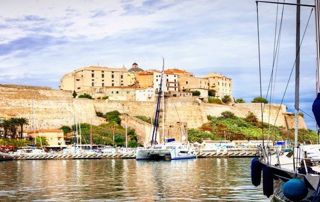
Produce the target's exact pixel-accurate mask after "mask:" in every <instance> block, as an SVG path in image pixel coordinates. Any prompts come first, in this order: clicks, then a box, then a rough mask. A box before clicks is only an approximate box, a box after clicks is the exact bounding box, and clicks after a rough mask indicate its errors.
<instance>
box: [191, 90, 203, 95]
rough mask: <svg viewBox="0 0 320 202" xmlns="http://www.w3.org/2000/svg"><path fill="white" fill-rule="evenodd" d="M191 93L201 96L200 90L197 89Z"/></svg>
mask: <svg viewBox="0 0 320 202" xmlns="http://www.w3.org/2000/svg"><path fill="white" fill-rule="evenodd" d="M191 93H192V96H200V94H201V93H200V91H198V90H195V91H191Z"/></svg>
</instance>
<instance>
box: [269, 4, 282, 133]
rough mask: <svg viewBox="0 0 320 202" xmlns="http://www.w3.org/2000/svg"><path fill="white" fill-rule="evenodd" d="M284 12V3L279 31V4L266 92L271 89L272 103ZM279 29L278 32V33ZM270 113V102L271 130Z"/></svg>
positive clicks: (270, 99)
mask: <svg viewBox="0 0 320 202" xmlns="http://www.w3.org/2000/svg"><path fill="white" fill-rule="evenodd" d="M278 2H279V0H278ZM283 14H284V5H282V11H281V18H280V25H279V31H278V30H277V24H278V4H277V15H276V16H277V17H276V26H275V30H274V44H273V45H274V47H273V59H272V71H271V73H270V80H269V85H268V90H267V94H266V98H267V97H268V94H269V91H270V98H269V101H270V103H272V94H273V91H272V90H273V89H274V86H275V84H274V82H275V80H274V69H275V64H276V61H278V60H277V59H278V58H279V57H278V54H279V49H280V40H281V33H282V22H283ZM277 31H278V34H277ZM270 114H271V105H270V104H269V116H268V124H269V127H268V130H269V132H270V130H271V124H270ZM269 138H270V133H268V137H267V139H269Z"/></svg>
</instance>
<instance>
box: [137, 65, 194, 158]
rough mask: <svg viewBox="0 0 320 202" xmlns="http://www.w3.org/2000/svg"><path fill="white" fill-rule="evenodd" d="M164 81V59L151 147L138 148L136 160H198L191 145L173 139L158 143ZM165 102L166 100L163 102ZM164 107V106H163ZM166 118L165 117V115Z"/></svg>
mask: <svg viewBox="0 0 320 202" xmlns="http://www.w3.org/2000/svg"><path fill="white" fill-rule="evenodd" d="M163 79H164V59H163V65H162V71H161V80H160V86H159V90H158V97H157V103H156V112H155V116H154V119H153V125H152V131H151V141H150V145H148V146H145V147H143V148H138V149H137V151H136V160H180V159H194V158H196V153H195V151H194V150H193V149H192V148H191V147H190V145H189V144H182V143H178V142H175V140H174V139H173V138H169V139H165V140H164V143H162V144H159V143H158V141H157V136H158V128H159V117H160V109H161V98H162V99H164V92H163ZM163 101H164V100H163ZM163 107H164V106H163ZM163 111H164V110H163ZM163 118H164V115H163ZM162 124H163V130H162V131H163V136H164V120H163V123H162Z"/></svg>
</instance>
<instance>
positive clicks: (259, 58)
mask: <svg viewBox="0 0 320 202" xmlns="http://www.w3.org/2000/svg"><path fill="white" fill-rule="evenodd" d="M256 9H257V10H256V11H257V34H258V60H259V84H260V97H262V81H261V80H262V77H261V47H260V29H259V27H260V25H259V6H258V2H256ZM260 109H261V123H262V124H261V134H262V147H263V149H264V148H265V147H264V133H263V105H262V102H261V103H260Z"/></svg>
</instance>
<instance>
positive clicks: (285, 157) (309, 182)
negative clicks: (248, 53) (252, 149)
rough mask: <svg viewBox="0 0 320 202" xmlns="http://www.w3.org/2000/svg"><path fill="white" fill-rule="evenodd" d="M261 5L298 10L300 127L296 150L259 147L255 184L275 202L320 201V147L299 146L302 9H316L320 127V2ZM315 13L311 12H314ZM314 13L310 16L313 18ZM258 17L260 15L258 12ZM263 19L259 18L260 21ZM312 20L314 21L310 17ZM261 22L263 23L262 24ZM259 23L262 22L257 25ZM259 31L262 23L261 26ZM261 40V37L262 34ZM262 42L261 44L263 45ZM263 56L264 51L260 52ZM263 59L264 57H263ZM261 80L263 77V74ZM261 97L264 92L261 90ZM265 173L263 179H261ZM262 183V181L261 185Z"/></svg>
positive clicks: (253, 164)
mask: <svg viewBox="0 0 320 202" xmlns="http://www.w3.org/2000/svg"><path fill="white" fill-rule="evenodd" d="M256 2H257V11H258V3H276V4H282V5H289V6H296V7H297V39H296V65H295V66H296V98H295V109H296V113H295V114H296V121H295V122H296V123H295V125H296V127H295V144H294V147H293V150H292V151H277V152H276V154H273V152H272V151H271V149H270V148H269V147H267V146H265V145H264V144H262V145H261V146H260V148H259V150H260V157H257V158H254V159H252V161H251V180H252V184H253V185H255V186H259V185H260V184H262V186H263V194H264V195H265V196H267V197H270V196H273V201H312V202H316V201H320V145H319V144H314V145H302V144H300V145H299V144H298V115H299V110H300V109H299V54H300V44H301V43H300V26H299V25H300V7H303V6H306V7H311V8H312V9H315V19H316V41H317V43H316V44H317V73H316V77H317V98H316V99H315V101H314V104H313V106H312V110H313V112H314V115H315V118H316V121H317V125H318V127H319V126H320V71H319V69H320V63H319V62H320V61H319V55H320V44H319V42H320V33H319V28H320V0H315V5H306V4H301V3H300V0H297V4H294V3H285V2H279V1H278V2H270V1H256ZM312 11H313V10H311V13H312ZM311 13H310V16H311ZM257 16H258V12H257ZM257 19H259V18H257ZM309 19H310V18H309ZM258 22H259V21H258ZM257 24H258V23H257ZM258 30H259V24H258ZM258 33H259V32H258ZM258 40H259V34H258ZM259 43H260V42H259ZM259 53H260V51H259ZM259 56H260V54H259ZM260 79H261V75H260ZM260 94H262V93H261V90H260ZM261 174H262V176H263V177H262V179H261ZM261 180H262V182H261Z"/></svg>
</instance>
